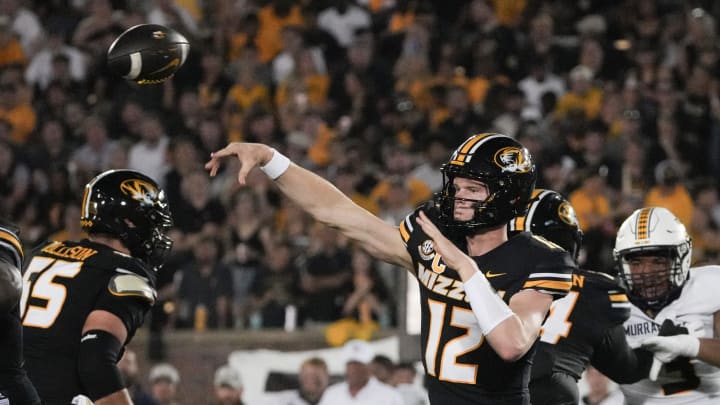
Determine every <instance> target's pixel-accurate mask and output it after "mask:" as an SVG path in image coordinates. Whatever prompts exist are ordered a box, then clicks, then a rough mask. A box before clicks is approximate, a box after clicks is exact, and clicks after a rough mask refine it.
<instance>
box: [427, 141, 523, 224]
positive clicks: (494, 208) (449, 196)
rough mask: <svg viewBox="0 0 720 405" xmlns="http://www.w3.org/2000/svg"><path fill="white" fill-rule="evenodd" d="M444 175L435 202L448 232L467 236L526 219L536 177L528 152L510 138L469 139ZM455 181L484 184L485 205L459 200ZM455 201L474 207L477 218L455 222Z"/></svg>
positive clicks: (439, 216)
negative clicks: (514, 219) (461, 180)
mask: <svg viewBox="0 0 720 405" xmlns="http://www.w3.org/2000/svg"><path fill="white" fill-rule="evenodd" d="M441 171H442V173H443V188H442V191H441V192H440V193H438V194H436V195H435V199H434V203H435V206H436V207H437V208H438V219H439V221H440V222H441V224H442V225H443V226H445V227H446V228H447V229H448V230H451V231H455V232H460V233H461V234H464V235H466V236H467V235H474V234H477V233H478V232H480V231H482V230H484V229H488V228H492V227H496V226H499V225H503V224H505V223H507V222H508V221H510V220H511V219H513V218H515V217H517V216H520V215H524V214H525V211H526V210H527V204H528V201H529V200H530V194H531V193H532V190H533V189H534V188H535V179H536V177H537V174H536V172H535V164H534V163H533V161H532V157H531V156H530V153H529V152H528V150H527V149H526V148H525V147H524V146H522V145H521V144H520V143H519V142H517V141H515V140H514V139H512V138H510V137H509V136H506V135H502V134H496V133H483V134H477V135H473V136H471V137H470V138H468V139H467V140H466V141H465V142H463V143H462V145H460V146H459V147H458V148H457V149H456V150H455V152H453V154H452V155H451V157H450V161H449V162H448V163H446V164H444V165H443V166H442V168H441ZM456 177H462V178H468V179H472V180H477V181H480V182H482V183H484V184H485V185H486V186H487V188H488V197H487V198H486V199H485V201H474V200H472V201H470V200H467V199H459V198H456V197H455V188H454V186H453V180H454V179H455V178H456ZM456 201H470V202H472V203H473V206H474V208H475V215H474V216H473V218H472V219H471V220H469V221H457V220H455V217H454V210H455V202H456Z"/></svg>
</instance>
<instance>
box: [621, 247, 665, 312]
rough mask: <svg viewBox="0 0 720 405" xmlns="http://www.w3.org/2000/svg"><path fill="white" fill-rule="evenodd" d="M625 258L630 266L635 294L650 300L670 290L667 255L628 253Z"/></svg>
mask: <svg viewBox="0 0 720 405" xmlns="http://www.w3.org/2000/svg"><path fill="white" fill-rule="evenodd" d="M625 260H626V261H627V264H628V266H629V267H630V273H631V276H630V280H631V281H632V289H633V291H634V292H635V294H637V295H639V296H641V297H643V298H645V299H646V300H648V301H652V300H655V299H659V298H661V297H663V296H664V295H665V294H667V293H668V292H669V291H670V288H671V287H672V285H671V283H670V271H671V267H672V260H671V258H670V256H669V255H658V254H654V255H651V254H644V255H642V254H635V255H628V256H627V257H626V258H625Z"/></svg>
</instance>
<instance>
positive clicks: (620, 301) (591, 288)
mask: <svg viewBox="0 0 720 405" xmlns="http://www.w3.org/2000/svg"><path fill="white" fill-rule="evenodd" d="M629 317H630V302H629V301H628V297H627V295H625V291H624V290H623V289H622V288H621V287H620V285H619V284H618V282H617V280H616V279H614V278H613V277H611V276H609V275H607V274H604V273H598V272H594V271H586V270H578V271H577V272H576V274H574V275H573V285H572V288H571V289H570V292H569V293H568V295H567V296H566V297H565V298H563V299H562V300H558V301H555V302H553V306H552V309H551V313H550V316H548V318H547V319H546V320H545V323H544V324H543V328H542V332H541V334H540V342H541V344H540V346H539V347H538V352H537V354H536V355H535V366H534V367H533V378H536V377H540V376H543V375H547V374H550V373H551V372H562V373H565V374H569V375H571V376H573V377H575V379H580V376H581V374H582V373H583V371H585V368H586V367H587V365H588V364H590V359H591V358H592V356H593V353H594V352H595V348H596V347H599V346H600V344H601V342H602V340H603V338H604V337H605V334H606V333H607V331H608V330H610V329H611V328H613V327H615V326H622V324H623V322H625V321H626V320H627V319H628V318H629Z"/></svg>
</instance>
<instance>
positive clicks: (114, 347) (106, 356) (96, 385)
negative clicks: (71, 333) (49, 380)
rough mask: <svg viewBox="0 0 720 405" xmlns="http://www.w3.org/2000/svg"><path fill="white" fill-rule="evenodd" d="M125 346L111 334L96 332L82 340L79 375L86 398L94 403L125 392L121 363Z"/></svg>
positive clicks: (78, 366)
mask: <svg viewBox="0 0 720 405" xmlns="http://www.w3.org/2000/svg"><path fill="white" fill-rule="evenodd" d="M122 350H123V346H122V343H121V342H120V341H119V340H118V339H117V338H116V337H115V336H113V335H112V334H111V333H108V332H106V331H104V330H98V329H93V330H90V331H87V332H85V334H84V335H83V336H82V338H81V339H80V352H79V354H78V362H77V368H78V374H79V375H80V381H81V382H82V385H83V388H84V389H85V395H87V396H88V397H90V399H92V400H93V401H95V400H97V399H99V398H102V397H105V396H108V395H110V394H112V393H114V392H117V391H120V390H122V389H123V388H125V384H124V383H123V379H122V376H121V375H120V370H118V368H117V362H118V360H119V359H120V355H121V353H122Z"/></svg>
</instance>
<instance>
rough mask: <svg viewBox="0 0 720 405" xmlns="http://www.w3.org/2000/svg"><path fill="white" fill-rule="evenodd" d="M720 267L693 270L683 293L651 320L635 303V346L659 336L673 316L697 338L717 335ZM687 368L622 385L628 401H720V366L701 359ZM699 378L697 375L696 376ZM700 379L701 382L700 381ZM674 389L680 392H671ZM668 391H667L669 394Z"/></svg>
mask: <svg viewBox="0 0 720 405" xmlns="http://www.w3.org/2000/svg"><path fill="white" fill-rule="evenodd" d="M718 287H720V266H703V267H695V268H691V269H690V278H689V280H688V281H687V283H686V284H685V286H683V289H682V292H681V293H680V296H679V297H678V298H677V299H676V300H674V301H673V302H671V303H670V304H669V305H668V306H667V307H665V308H663V309H662V310H661V311H660V312H659V313H658V314H657V316H656V317H655V319H651V318H650V317H648V316H647V315H646V314H645V313H644V312H643V311H641V310H640V309H638V308H637V307H636V306H634V305H633V306H632V308H631V311H630V319H628V320H627V321H626V322H625V324H624V327H625V335H626V336H627V340H628V343H629V344H630V346H631V347H633V348H636V347H639V346H640V344H641V343H642V341H643V340H645V339H647V338H648V337H651V336H657V334H658V332H659V330H660V326H661V325H662V323H663V322H664V321H665V320H666V319H669V320H671V321H673V323H675V325H677V326H682V327H685V328H687V330H688V333H689V334H691V335H693V336H697V337H706V338H711V337H713V314H714V313H715V312H717V311H720V294H718ZM690 365H691V367H688V368H687V369H685V370H684V371H679V370H674V371H672V370H666V367H665V366H663V370H662V371H661V372H660V375H659V376H658V379H657V381H654V382H653V381H650V380H649V379H644V380H642V381H639V382H637V383H635V384H627V385H622V386H621V389H622V391H623V393H624V394H625V398H626V400H627V403H628V404H631V405H635V404H643V405H649V404H663V405H665V404H670V405H679V404H694V405H696V404H707V405H710V404H713V405H717V404H720V368H717V367H714V366H711V365H709V364H707V363H705V362H702V361H699V360H691V362H690ZM695 377H697V378H695ZM697 379H699V385H698V383H697ZM671 391H679V392H677V393H674V394H670V392H671ZM666 392H667V394H666Z"/></svg>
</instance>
